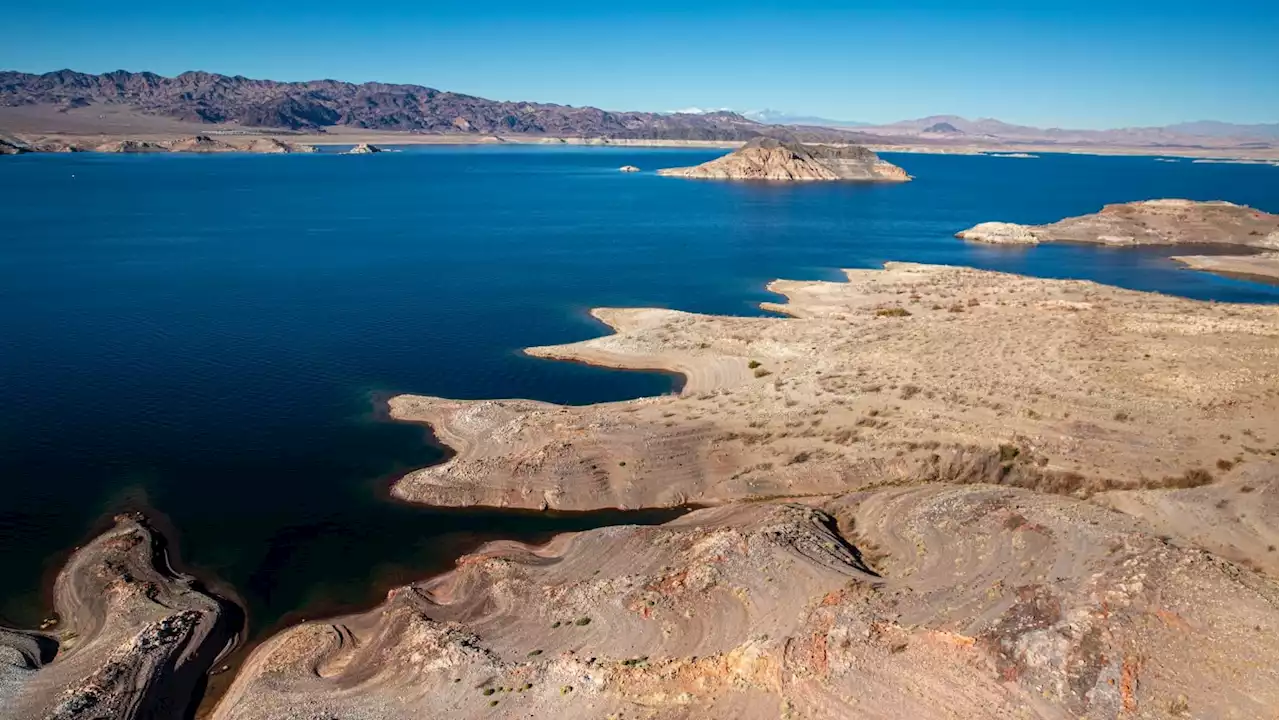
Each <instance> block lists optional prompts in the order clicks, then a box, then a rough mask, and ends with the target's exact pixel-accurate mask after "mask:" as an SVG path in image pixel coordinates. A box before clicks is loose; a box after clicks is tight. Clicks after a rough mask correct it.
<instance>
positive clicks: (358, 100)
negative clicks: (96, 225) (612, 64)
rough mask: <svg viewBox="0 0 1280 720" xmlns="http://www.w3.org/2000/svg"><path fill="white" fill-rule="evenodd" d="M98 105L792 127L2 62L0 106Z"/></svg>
mask: <svg viewBox="0 0 1280 720" xmlns="http://www.w3.org/2000/svg"><path fill="white" fill-rule="evenodd" d="M101 105H111V106H124V107H127V108H129V109H131V110H133V111H136V112H139V113H141V114H144V115H152V116H158V117H165V118H172V119H176V120H182V121H188V122H194V123H216V124H232V125H239V126H243V127H250V128H279V129H286V130H306V131H322V130H323V129H324V128H326V127H332V126H347V127H355V128H363V129H368V130H400V131H410V132H425V133H475V134H489V135H497V134H535V135H549V136H568V137H607V138H618V139H679V140H720V141H727V140H747V139H750V138H753V137H757V136H760V135H788V134H789V133H788V132H787V131H785V130H782V129H779V128H778V127H777V126H774V125H766V124H763V123H759V122H756V121H754V120H750V119H748V118H745V117H743V116H742V115H739V114H737V113H732V112H708V113H675V114H670V113H656V112H611V111H608V110H601V109H598V108H593V107H573V106H569V105H554V104H549V103H535V102H504V101H495V100H487V99H485V98H480V97H475V96H472V95H463V94H460V93H454V92H448V91H442V90H436V89H434V88H429V87H423V86H420V85H392V84H386V83H363V84H358V85H357V84H354V83H348V82H340V81H337V80H314V81H308V82H276V81H272V80H254V79H250V78H246V77H240V76H227V75H219V74H216V73H208V72H185V73H182V74H181V75H178V76H176V77H163V76H161V75H157V74H155V73H150V72H137V73H135V72H128V71H125V70H117V71H114V72H108V73H103V74H101V75H92V74H88V73H81V72H75V71H73V70H59V71H56V72H49V73H44V74H41V75H35V74H30V73H21V72H12V71H3V72H0V108H3V107H6V106H8V107H23V106H44V107H53V108H56V109H57V110H59V111H62V112H64V113H65V112H70V111H73V110H76V109H79V108H87V107H90V106H101ZM806 134H807V136H808V139H815V140H816V139H828V140H839V139H854V138H846V137H844V136H843V135H841V134H840V133H839V131H836V130H829V131H816V132H813V131H811V132H809V133H806ZM817 136H826V137H825V138H822V137H817Z"/></svg>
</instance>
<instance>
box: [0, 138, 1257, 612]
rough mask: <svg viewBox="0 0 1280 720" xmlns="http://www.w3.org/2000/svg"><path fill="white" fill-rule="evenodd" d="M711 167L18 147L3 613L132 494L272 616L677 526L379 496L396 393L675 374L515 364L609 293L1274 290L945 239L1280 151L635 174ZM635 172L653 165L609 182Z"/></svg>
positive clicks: (1168, 265)
mask: <svg viewBox="0 0 1280 720" xmlns="http://www.w3.org/2000/svg"><path fill="white" fill-rule="evenodd" d="M719 154H721V151H707V150H676V149H623V148H573V147H564V148H561V147H537V146H507V147H503V146H498V147H489V146H478V147H411V148H405V149H404V151H403V152H397V153H383V154H379V155H366V156H341V155H337V154H332V153H322V154H316V155H284V156H255V155H216V156H193V155H132V156H131V155H91V154H73V155H26V156H18V157H11V158H3V159H0V211H3V216H4V218H5V220H4V223H3V226H0V403H3V407H4V408H5V412H4V414H3V416H0V569H2V570H3V572H4V577H5V584H4V586H3V588H0V617H3V618H4V619H5V620H6V621H9V622H14V623H22V624H33V623H35V622H38V621H39V619H40V617H41V615H42V613H44V612H47V608H45V607H43V606H42V599H41V588H42V583H47V582H48V581H49V579H50V578H51V577H52V573H54V572H56V570H57V568H58V566H59V564H60V562H61V561H62V559H63V558H65V552H66V551H67V550H69V549H70V548H71V547H72V546H73V545H75V544H77V543H80V542H83V541H84V540H85V539H86V538H87V537H89V536H90V534H91V533H92V532H93V531H94V530H95V528H96V527H99V526H100V524H101V522H102V519H103V518H104V517H105V516H107V515H109V514H110V513H112V512H115V511H119V510H121V509H126V508H148V509H150V511H151V512H153V513H155V514H156V515H157V517H158V518H160V519H162V525H163V526H166V527H171V528H173V529H174V530H175V531H176V538H175V539H176V543H177V545H178V547H179V548H180V551H181V555H182V557H183V559H184V561H185V563H186V565H187V566H188V567H192V568H195V569H197V570H198V571H199V572H200V573H201V574H203V575H206V576H208V577H213V578H216V579H217V580H219V581H220V582H221V583H224V584H226V585H229V586H231V587H233V588H234V592H235V595H236V596H238V597H239V598H240V599H241V601H242V602H243V603H244V604H245V606H246V607H247V609H248V613H249V623H250V626H251V629H253V630H254V631H261V630H263V629H265V628H268V627H271V626H273V625H275V624H278V623H280V622H281V621H282V620H284V619H288V618H293V617H298V616H302V615H308V614H314V613H317V612H326V611H333V610H337V609H341V608H345V607H352V606H358V605H361V604H367V603H369V602H372V601H374V600H376V599H377V598H378V597H380V593H381V592H382V591H383V590H385V587H386V586H388V585H390V584H394V583H403V582H407V581H408V580H410V579H413V578H416V577H420V576H422V575H423V574H424V573H429V572H438V571H440V570H443V569H446V568H448V567H450V566H451V565H452V562H453V559H454V558H455V557H456V556H457V555H458V553H460V552H464V551H466V550H468V549H470V548H473V547H475V546H476V545H477V544H478V543H479V542H481V541H483V540H486V539H490V538H497V537H512V538H517V539H524V540H528V541H540V540H543V539H545V538H547V537H549V536H550V535H551V534H552V533H554V532H558V531H564V530H574V529H584V528H588V527H594V526H599V525H603V524H612V523H619V522H660V521H663V520H665V519H667V518H669V517H672V516H674V514H676V513H678V511H661V512H648V513H646V512H639V513H626V512H621V511H610V512H603V513H586V514H539V513H517V512H502V511H497V510H484V511H456V510H455V511H435V510H427V509H421V508H415V507H409V506H406V505H403V504H399V503H393V502H391V501H389V500H387V499H386V498H385V485H386V482H387V481H388V480H389V479H390V478H393V477H394V476H395V475H396V474H398V473H402V472H404V471H405V470H408V469H410V468H414V467H418V466H422V465H425V464H428V463H431V462H435V461H437V460H438V459H439V458H440V457H441V450H440V449H439V448H437V447H435V446H434V445H433V444H432V443H431V442H430V438H429V436H428V434H427V433H426V431H425V430H424V429H423V428H421V427H417V426H412V425H402V424H395V423H390V422H387V421H385V420H384V419H383V418H382V416H381V412H380V408H381V404H380V401H379V399H380V398H382V397H385V396H386V395H388V394H394V393H400V392H414V393H423V394H432V395H443V396H449V397H459V398H491V397H527V398H536V399H540V400H547V401H553V402H560V403H574V404H580V403H592V402H600V401H608V400H618V399H623V398H632V397H638V396H642V395H650V394H659V393H664V392H670V391H671V390H672V387H673V380H672V378H671V377H670V376H668V375H663V374H660V373H640V372H621V371H611V370H604V369H599V368H592V367H587V366H583V365H576V364H571V363H558V362H552V361H545V360H537V359H532V358H527V357H524V356H522V355H520V354H519V352H518V351H519V349H520V348H522V347H525V346H528V345H546V344H554V343H563V342H570V341H574V340H580V339H584V338H588V337H592V336H594V335H597V334H599V333H601V332H602V328H601V326H599V325H598V324H596V323H595V322H594V321H592V320H591V319H590V318H589V317H588V316H587V314H586V312H587V310H588V309H589V308H591V307H595V306H661V307H672V308H680V309H684V310H691V311H700V312H709V313H732V314H759V313H760V310H759V309H758V308H757V306H756V305H757V303H759V302H761V301H763V300H769V299H774V298H773V296H771V295H770V294H769V293H767V292H765V291H764V285H765V283H766V282H768V281H769V280H772V279H774V278H779V277H781V278H793V279H839V278H840V275H839V273H838V269H839V268H842V267H875V266H877V265H878V264H879V263H882V262H884V261H886V260H910V261H918V262H927V263H945V264H958V265H970V266H975V267H982V268H991V269H997V270H1006V271H1011V272H1019V273H1025V274H1030V275H1038V276H1043V277H1069V278H1085V279H1093V280H1097V281H1100V282H1105V283H1110V284H1114V285H1120V286H1124V287H1129V288H1134V289H1139V290H1150V291H1158V292H1165V293H1172V294H1177V295H1183V296H1187V297H1192V298H1202V299H1214V300H1221V301H1230V302H1263V303H1274V302H1276V299H1277V291H1276V288H1275V287H1274V286H1269V285H1265V284H1258V283H1252V282H1246V281H1242V280H1234V279H1227V278H1221V277H1216V276H1213V275H1209V274H1204V273H1198V272H1193V271H1189V270H1186V269H1183V268H1181V267H1179V266H1177V265H1176V264H1174V263H1173V262H1171V261H1169V260H1168V259H1167V256H1168V255H1171V254H1176V253H1175V251H1172V250H1169V249H1165V250H1159V249H1156V250H1152V249H1141V250H1134V249H1106V248H1096V247H1086V246H1072V245H1051V246H1040V247H1033V248H1004V247H990V246H981V245H974V244H968V243H964V242H962V241H959V240H956V239H955V238H953V237H952V235H953V233H955V232H956V231H958V230H961V229H964V228H966V227H969V226H971V225H973V224H975V223H978V222H982V221H987V220H1006V221H1011V222H1027V223H1040V222H1048V221H1053V220H1057V219H1060V218H1062V217H1066V216H1069V215H1077V214H1082V213H1089V212H1095V211H1097V210H1098V209H1099V208H1101V207H1102V205H1103V204H1104V203H1111V202H1124V201H1130V200H1142V199H1150V198H1159V197H1183V198H1191V199H1198V200H1215V199H1217V200H1230V201H1233V202H1237V203H1244V204H1248V205H1251V206H1253V207H1255V208H1259V209H1262V210H1267V211H1270V212H1275V211H1276V210H1277V207H1276V198H1277V181H1276V174H1277V171H1276V168H1275V167H1270V166H1258V165H1231V164H1192V163H1190V162H1189V161H1183V162H1179V163H1163V162H1155V161H1154V159H1153V158H1149V157H1148V158H1140V157H1094V156H1083V155H1045V156H1042V157H1041V158H1039V159H1013V158H993V157H983V156H941V155H891V154H886V155H885V156H884V157H885V158H886V159H888V160H890V161H892V162H895V163H897V164H899V165H901V166H902V167H904V168H906V169H907V171H908V172H910V173H912V174H913V175H915V176H916V178H917V179H916V180H915V181H914V182H911V183H908V184H905V185H856V184H795V185H778V184H763V185H757V184H739V183H723V182H706V181H690V180H682V179H677V178H662V177H657V176H655V175H653V174H652V173H651V172H648V171H652V170H653V169H656V168H661V167H670V166H677V165H689V164H695V163H699V162H703V161H705V160H708V159H710V158H712V157H714V156H716V155H719ZM628 164H630V165H636V166H638V167H640V168H642V170H644V171H646V172H642V173H634V174H624V173H619V172H618V171H617V168H618V167H619V166H621V165H628Z"/></svg>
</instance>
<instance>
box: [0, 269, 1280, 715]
mask: <svg viewBox="0 0 1280 720" xmlns="http://www.w3.org/2000/svg"><path fill="white" fill-rule="evenodd" d="M846 275H847V282H795V281H781V280H780V281H776V282H774V283H772V284H771V285H770V288H771V289H772V290H773V291H775V292H777V293H779V294H780V295H782V296H784V297H785V299H786V302H785V303H767V304H766V308H767V309H770V310H774V311H777V312H779V313H782V314H785V315H787V316H788V317H718V316H705V315H696V314H691V313H684V312H679V311H674V310H656V309H629V310H628V309H598V310H596V311H594V314H595V315H596V317H598V318H599V319H601V320H602V321H603V322H605V323H607V324H608V325H609V326H611V327H612V328H613V329H614V331H615V332H614V334H612V335H608V336H605V337H600V338H596V339H592V340H588V341H585V342H580V343H573V344H570V345H563V346H554V347H543V348H531V349H530V350H529V351H528V352H529V353H530V354H532V355H535V356H539V357H548V358H560V359H567V360H577V361H585V362H591V363H595V364H601V365H607V366H614V367H627V368H654V369H665V370H670V371H675V372H679V373H682V374H684V375H685V377H686V379H687V380H686V383H685V385H684V387H683V389H682V390H681V392H679V393H677V394H673V395H669V396H665V397H657V398H645V399H639V400H633V401H627V402H618V403H606V404H601V405H593V406H585V407H566V406H557V405H551V404H547V403H538V402H531V401H524V400H490V401H458V400H446V399H441V398H429V397H421V396H400V397H397V398H394V399H392V400H391V402H390V406H391V411H392V413H393V415H394V416H395V417H397V418H399V419H402V420H406V421H413V422H424V423H429V424H430V425H431V426H432V428H433V430H434V431H435V433H436V435H437V436H438V437H439V438H440V439H441V440H442V441H444V442H445V443H447V444H448V445H450V446H451V447H452V448H453V449H454V450H455V455H454V456H453V457H452V458H451V459H450V460H449V461H447V462H446V463H444V464H442V465H438V466H435V467H431V468H426V469H423V470H419V471H417V472H414V473H411V474H410V475H408V476H406V477H405V478H403V479H402V480H400V481H399V482H398V483H397V484H396V485H395V487H394V490H393V492H394V493H395V494H396V495H397V496H399V497H400V498H402V499H406V500H411V501H416V502H426V503H431V504H438V505H476V504H482V505H507V506H518V507H529V508H538V507H553V508H563V509H585V508H597V507H610V506H626V507H639V506H653V505H675V504H683V503H688V502H694V503H701V504H704V505H709V506H710V507H705V508H702V509H697V510H694V511H693V512H691V513H689V514H687V515H685V516H683V517H682V518H680V519H678V520H675V521H673V522H670V523H667V524H666V525H662V526H656V527H637V526H621V527H609V528H602V529H597V530H591V531H587V532H583V533H576V534H566V535H561V536H559V537H557V538H556V539H555V540H553V541H552V542H551V543H549V544H547V545H545V546H541V547H530V546H525V545H521V544H517V543H512V542H498V543H491V544H489V545H487V546H485V547H483V548H481V549H480V550H479V551H477V552H476V553H473V554H472V555H468V556H466V557H463V558H461V559H460V560H459V561H458V565H457V568H456V569H455V570H453V571H451V572H449V573H447V574H445V575H442V576H438V577H434V578H430V579H426V580H423V581H420V582H417V583H414V584H412V585H410V586H408V587H404V588H399V589H397V590H393V591H392V592H391V593H389V595H388V597H387V600H386V602H385V603H383V604H382V605H381V606H380V607H378V608H375V609H373V610H371V611H369V612H365V613H360V614H355V615H349V616H344V617H339V618H332V619H326V620H316V621H309V622H304V623H302V624H299V625H297V626H294V627H291V628H288V629H286V630H284V631H282V632H280V633H278V634H277V635H275V636H274V637H272V638H270V639H268V640H267V641H266V642H264V643H263V644H262V645H260V646H259V647H257V648H256V649H255V650H254V651H253V652H252V654H250V655H249V657H248V658H247V659H246V661H245V662H244V664H243V665H242V667H241V668H240V670H239V672H238V673H237V675H236V677H235V679H234V681H233V682H232V684H231V686H230V688H229V689H227V691H226V693H225V694H224V695H223V696H222V697H221V698H218V699H217V702H216V703H211V704H210V705H209V706H208V707H206V708H205V711H206V712H207V713H208V715H209V716H211V717H213V718H218V719H219V720H223V719H225V720H242V719H244V720H255V719H259V718H260V719H262V720H267V719H271V720H275V719H277V718H291V719H292V718H307V719H312V718H314V719H317V720H318V719H322V718H323V719H326V720H327V719H329V718H342V719H343V720H362V719H370V720H372V719H374V718H377V719H383V718H420V717H441V716H447V717H464V718H472V717H475V718H487V717H492V718H508V717H511V718H514V717H521V718H548V719H550V718H556V719H559V718H584V719H585V718H591V719H598V718H617V719H621V718H637V719H639V718H720V717H742V718H779V717H781V718H795V719H799V718H813V719H814V720H818V719H826V718H844V717H849V718H853V717H858V718H863V717H866V718H904V717H910V718H973V719H975V720H976V719H978V718H984V719H985V718H992V717H1008V718H1080V717H1085V718H1117V717H1123V718H1129V717H1132V718H1193V717H1206V718H1208V717H1213V718H1265V717H1274V716H1275V715H1276V714H1277V712H1280V698H1278V695H1277V687H1278V685H1280V662H1278V661H1277V656H1276V654H1275V647H1276V643H1277V636H1278V633H1280V626H1278V624H1277V618H1278V617H1280V600H1278V592H1277V583H1276V577H1277V572H1276V544H1277V540H1276V534H1277V485H1276V476H1277V464H1276V463H1277V461H1276V453H1277V425H1276V417H1277V336H1278V334H1280V328H1278V327H1277V315H1276V309H1275V308H1274V307H1263V306H1253V305H1231V304H1224V303H1207V302H1198V301H1191V300H1185V299H1179V298H1173V297H1167V296H1162V295H1155V294H1148V293H1139V292H1133V291H1128V290H1121V289H1117V288H1112V287H1107V286H1102V285H1097V284H1095V283H1090V282H1082V281H1062V280H1043V279H1035V278H1027V277H1021V276H1014V275H1007V274H1001V273H994V272H986V271H979V270H973V269H967V268H955V267H941V266H929V265H917V264H907V263H890V264H888V265H887V266H886V267H885V268H884V269H883V270H850V271H846ZM120 522H121V524H120V525H119V526H117V528H116V529H114V530H112V531H110V532H108V533H106V534H105V535H103V536H101V537H100V538H98V539H97V540H95V541H94V542H93V543H91V544H90V545H89V546H86V548H84V549H82V550H80V551H78V552H77V553H75V554H74V555H73V556H72V560H71V562H70V563H69V564H68V566H67V568H65V569H64V570H63V572H62V574H61V575H60V576H59V581H58V587H57V593H56V595H57V598H58V611H59V615H60V617H61V618H62V624H61V625H59V626H58V627H57V628H56V629H55V631H54V632H50V633H12V632H5V633H4V634H3V635H0V653H4V655H0V659H2V660H3V661H4V662H3V663H2V664H0V701H5V702H0V707H3V708H4V710H0V717H8V716H6V715H4V713H5V712H8V713H10V715H12V716H13V717H15V718H23V719H24V720H25V718H44V717H50V716H52V717H68V718H99V717H111V718H142V717H148V718H150V717H156V718H169V717H173V718H177V717H184V716H185V706H184V705H183V703H181V702H179V700H178V698H180V697H184V698H190V697H191V693H192V692H193V691H194V690H193V686H192V683H191V680H190V678H191V677H192V675H193V673H202V672H204V671H205V670H206V669H207V668H209V667H210V665H211V664H212V663H213V658H214V657H216V655H217V654H218V653H219V652H220V651H221V650H222V649H223V647H224V646H225V638H224V637H223V636H221V635H219V634H218V633H217V632H216V629H217V628H218V627H219V626H218V622H219V621H218V618H219V617H220V616H219V614H218V607H219V606H218V605H217V603H216V602H215V601H213V600H212V599H211V598H210V597H209V596H207V595H205V594H202V593H200V592H199V591H198V589H195V588H192V586H191V585H190V584H189V583H188V581H187V580H185V579H184V578H182V577H181V576H178V575H176V574H174V573H170V572H162V571H160V570H158V569H157V568H163V567H166V565H165V564H164V563H163V562H157V560H156V558H157V557H162V555H157V553H156V552H155V550H154V547H153V546H152V544H151V543H150V542H149V540H150V536H149V535H148V533H147V531H146V529H145V527H143V526H141V525H138V524H137V523H134V522H133V521H131V520H128V519H127V518H126V519H122V520H121V521H120ZM57 643H60V646H59V645H57ZM55 650H56V657H54V658H53V659H52V662H50V656H53V655H54V651H55ZM128 688H134V689H136V690H137V692H132V693H131V692H127V691H126V690H127V689H128ZM184 693H185V695H184ZM158 698H164V700H165V702H168V703H169V704H167V705H155V703H156V702H159V700H158ZM77 713H78V714H77Z"/></svg>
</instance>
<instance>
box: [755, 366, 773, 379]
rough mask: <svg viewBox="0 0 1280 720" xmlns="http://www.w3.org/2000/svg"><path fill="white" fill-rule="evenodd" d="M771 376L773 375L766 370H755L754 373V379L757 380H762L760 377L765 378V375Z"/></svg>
mask: <svg viewBox="0 0 1280 720" xmlns="http://www.w3.org/2000/svg"><path fill="white" fill-rule="evenodd" d="M772 374H773V373H771V372H769V371H768V370H765V369H764V368H756V372H755V375H756V377H758V378H762V377H765V376H767V375H772Z"/></svg>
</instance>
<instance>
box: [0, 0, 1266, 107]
mask: <svg viewBox="0 0 1280 720" xmlns="http://www.w3.org/2000/svg"><path fill="white" fill-rule="evenodd" d="M12 1H13V0H11V2H12ZM16 3H17V4H16V6H11V8H10V9H9V10H7V12H6V17H5V20H4V22H5V25H6V26H7V29H6V32H5V40H4V42H3V44H0V68H5V69H14V70H24V71H28V72H44V71H48V70H54V69H61V68H64V67H69V68H72V69H75V70H82V71H86V72H103V71H106V70H114V69H119V68H124V69H128V70H152V71H154V72H158V73H161V74H166V75H169V74H176V73H178V72H181V71H183V70H190V69H200V70H210V71H214V72H222V73H227V74H241V75H247V76H250V77H260V78H270V79H276V80H305V79H315V78H324V77H329V78H335V79H340V80H350V81H355V82H362V81H367V80H381V81H386V82H406V83H418V84H423V85H429V86H432V87H436V88H441V89H447V90H455V91H459V92H466V93H471V94H474V95H480V96H484V97H489V98H494V99H503V100H537V101H545V102H559V103H566V104H571V105H595V106H598V107H604V108H609V109H615V110H632V109H634V110H673V109H677V108H684V107H690V106H697V107H706V108H718V107H728V108H735V109H738V110H752V109H760V108H766V107H767V108H774V109H779V110H784V111H787V112H791V113H795V114H805V115H819V116H823V117H828V118H834V119H845V120H864V121H870V122H890V121H893V120H900V119H904V118H911V117H920V116H924V115H932V114H956V115H964V116H968V117H996V118H999V119H1002V120H1005V121H1008V122H1016V123H1025V124H1030V125H1040V126H1057V127H1075V128H1103V127H1124V126H1137V125H1162V124H1168V123H1173V122H1180V121H1184V120H1200V119H1215V120H1226V121H1232V122H1275V121H1276V119H1277V104H1278V102H1280V100H1278V96H1277V87H1278V82H1280V81H1278V78H1277V6H1276V2H1275V0H1270V2H1254V1H1252V0H1248V1H1245V0H1224V1H1220V2H1214V3H1208V2H1196V3H1192V2H1185V1H1183V0H1166V1H1164V2H1107V1H1106V0H1076V1H1075V2H1058V1H1057V0H1050V1H1049V2H1036V1H1035V0H1026V2H1022V3H1013V2H994V1H990V0H986V1H978V2H969V3H966V2H962V1H961V0H953V1H951V2H946V1H941V0H939V1H932V0H919V1H915V2H888V1H884V2H861V3H831V2H825V3H819V2H809V1H807V0H794V1H793V2H786V3H783V2H750V1H749V0H742V1H741V2H723V1H721V0H707V1H705V2H672V1H669V0H661V1H659V2H648V3H644V2H630V3H616V2H614V3H611V2H592V3H588V2H555V1H554V0H547V1H546V2H529V0H516V1H514V2H513V1H511V0H488V1H487V2H481V3H471V2H467V0H457V1H455V2H451V3H438V2H432V1H431V0H418V1H417V2H401V0H381V1H380V2H377V3H359V2H351V1H350V0H340V1H338V2H331V1H330V0H314V1H313V2H311V3H309V4H305V5H304V4H294V5H293V6H292V7H289V8H284V7H279V8H276V7H272V6H271V4H270V3H267V2H260V3H249V2H243V1H242V0H231V2H217V3H208V4H186V3H183V4H173V3H168V2H166V3H160V2H156V1H155V0H142V1H141V2H134V3H131V4H129V5H128V6H127V7H111V6H110V5H109V4H108V3H102V2H86V1H85V0H71V1H70V2H62V3H50V2H44V1H43V0H16ZM473 5H474V6H479V7H472V6H473Z"/></svg>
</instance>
